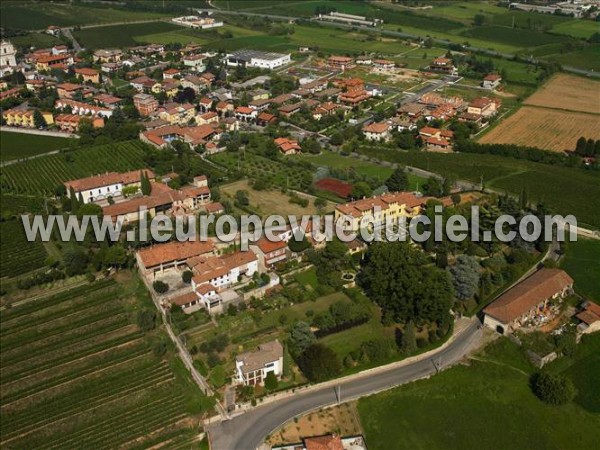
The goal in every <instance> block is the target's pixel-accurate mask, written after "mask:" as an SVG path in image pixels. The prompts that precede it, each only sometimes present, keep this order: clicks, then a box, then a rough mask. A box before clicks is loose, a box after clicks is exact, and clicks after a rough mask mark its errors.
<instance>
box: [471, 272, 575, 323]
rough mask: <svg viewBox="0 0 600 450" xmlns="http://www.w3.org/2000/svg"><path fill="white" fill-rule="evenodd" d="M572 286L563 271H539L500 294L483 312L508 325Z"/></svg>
mask: <svg viewBox="0 0 600 450" xmlns="http://www.w3.org/2000/svg"><path fill="white" fill-rule="evenodd" d="M572 285H573V279H572V278H571V277H570V276H569V274H568V273H567V272H565V271H564V270H560V269H541V270H538V271H537V272H536V273H534V274H533V275H531V276H530V277H529V278H527V279H525V280H523V281H521V282H520V283H519V284H517V285H516V286H514V287H513V288H511V289H510V290H508V291H507V292H505V293H504V294H502V295H501V296H500V297H499V298H498V299H497V300H494V302H493V303H492V304H490V305H489V306H488V307H486V308H485V309H484V310H483V312H484V313H485V314H488V315H489V316H491V317H493V318H495V319H497V320H499V321H501V322H502V323H510V322H512V321H513V320H515V319H518V318H519V317H521V316H522V315H524V314H526V313H527V312H528V311H529V310H531V308H533V307H535V306H536V305H537V304H539V303H541V302H543V301H544V300H547V299H549V298H550V297H552V296H553V295H555V294H557V293H558V292H561V291H562V290H563V289H565V288H566V287H568V286H572Z"/></svg>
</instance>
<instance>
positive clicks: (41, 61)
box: [35, 54, 73, 71]
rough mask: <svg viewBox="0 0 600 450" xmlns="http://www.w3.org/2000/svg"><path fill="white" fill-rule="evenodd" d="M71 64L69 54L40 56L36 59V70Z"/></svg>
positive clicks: (63, 66) (59, 67)
mask: <svg viewBox="0 0 600 450" xmlns="http://www.w3.org/2000/svg"><path fill="white" fill-rule="evenodd" d="M71 64H73V56H71V55H70V54H62V55H47V56H40V57H39V58H37V59H36V63H35V68H36V70H46V71H48V70H51V69H66V68H67V66H70V65H71Z"/></svg>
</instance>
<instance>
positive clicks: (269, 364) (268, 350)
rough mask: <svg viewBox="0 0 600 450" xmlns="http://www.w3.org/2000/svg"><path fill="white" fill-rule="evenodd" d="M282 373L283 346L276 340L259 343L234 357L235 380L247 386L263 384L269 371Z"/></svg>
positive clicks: (276, 373) (278, 374)
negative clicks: (253, 348) (251, 349)
mask: <svg viewBox="0 0 600 450" xmlns="http://www.w3.org/2000/svg"><path fill="white" fill-rule="evenodd" d="M271 372H272V373H273V374H274V375H275V376H276V377H278V378H279V377H280V376H281V375H282V374H283V346H282V345H281V343H280V342H279V341H278V340H274V341H271V342H266V343H264V344H260V345H259V346H258V348H257V349H256V350H254V351H251V352H245V353H241V354H239V355H237V356H236V358H235V381H236V382H238V383H241V384H244V385H247V386H255V385H257V384H258V385H262V384H264V381H265V378H266V377H267V375H268V374H269V373H271Z"/></svg>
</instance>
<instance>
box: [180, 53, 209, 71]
mask: <svg viewBox="0 0 600 450" xmlns="http://www.w3.org/2000/svg"><path fill="white" fill-rule="evenodd" d="M205 59H206V55H186V56H184V57H183V65H184V66H186V67H189V68H190V69H192V70H194V71H196V72H204V71H205V70H206V66H205V65H204V60H205Z"/></svg>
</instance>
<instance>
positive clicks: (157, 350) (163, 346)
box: [152, 341, 167, 358]
mask: <svg viewBox="0 0 600 450" xmlns="http://www.w3.org/2000/svg"><path fill="white" fill-rule="evenodd" d="M152 353H154V356H156V357H157V358H162V357H163V356H165V354H166V353H167V343H166V342H165V341H158V342H157V343H156V344H154V347H152Z"/></svg>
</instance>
